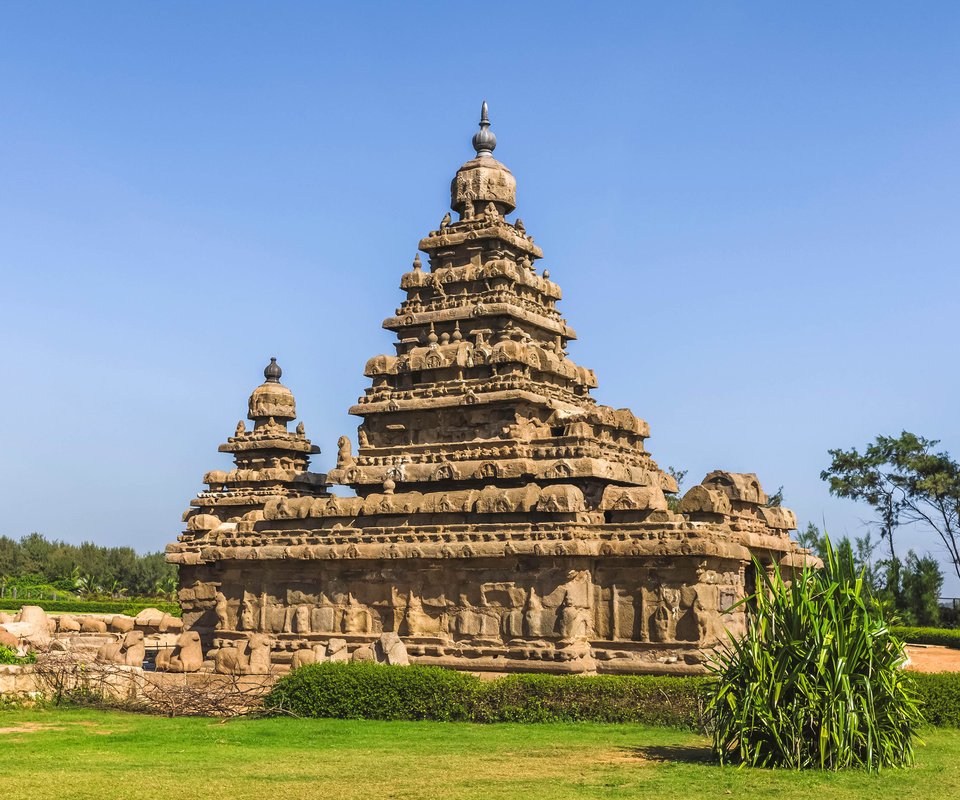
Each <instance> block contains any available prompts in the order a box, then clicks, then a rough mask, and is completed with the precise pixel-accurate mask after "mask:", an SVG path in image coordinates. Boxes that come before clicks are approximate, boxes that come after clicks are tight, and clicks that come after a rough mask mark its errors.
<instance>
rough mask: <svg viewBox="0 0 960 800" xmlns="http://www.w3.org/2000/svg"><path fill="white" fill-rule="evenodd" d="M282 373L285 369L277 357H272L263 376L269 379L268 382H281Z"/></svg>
mask: <svg viewBox="0 0 960 800" xmlns="http://www.w3.org/2000/svg"><path fill="white" fill-rule="evenodd" d="M282 375H283V370H281V369H280V365H279V364H278V363H277V359H275V358H271V359H270V363H269V364H267V367H266V369H265V370H264V371H263V377H264V378H266V379H267V383H280V377H281V376H282Z"/></svg>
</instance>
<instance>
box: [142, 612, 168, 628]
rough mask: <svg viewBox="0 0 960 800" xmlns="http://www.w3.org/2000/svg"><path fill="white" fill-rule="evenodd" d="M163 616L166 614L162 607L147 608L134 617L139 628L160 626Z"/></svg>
mask: <svg viewBox="0 0 960 800" xmlns="http://www.w3.org/2000/svg"><path fill="white" fill-rule="evenodd" d="M168 616H169V615H168ZM163 617H164V614H163V612H162V611H161V610H160V609H158V608H145V609H143V611H141V612H140V613H139V614H137V616H136V617H134V623H135V624H136V626H137V627H138V628H159V627H160V623H161V622H163Z"/></svg>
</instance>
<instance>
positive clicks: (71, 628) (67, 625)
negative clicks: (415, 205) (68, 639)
mask: <svg viewBox="0 0 960 800" xmlns="http://www.w3.org/2000/svg"><path fill="white" fill-rule="evenodd" d="M57 630H58V631H60V633H80V620H78V619H77V618H76V617H72V616H70V615H69V614H63V615H61V617H60V621H59V623H58V624H57Z"/></svg>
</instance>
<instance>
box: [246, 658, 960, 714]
mask: <svg viewBox="0 0 960 800" xmlns="http://www.w3.org/2000/svg"><path fill="white" fill-rule="evenodd" d="M909 675H910V679H911V682H912V683H913V684H914V687H915V688H916V692H917V694H918V695H919V696H920V698H921V700H922V702H923V706H922V710H923V714H924V717H925V719H926V721H927V722H928V723H929V724H931V725H936V726H938V727H946V728H960V672H940V673H922V672H910V673H909ZM710 681H711V679H710V678H697V677H667V676H654V675H622V676H621V675H576V676H574V675H529V674H528V675H509V676H507V677H505V678H497V679H496V680H492V681H483V680H481V679H480V678H478V677H476V676H475V675H471V674H469V673H464V672H456V671H455V670H449V669H442V668H440V667H421V666H410V667H391V666H382V665H379V664H370V663H346V664H330V663H327V664H311V665H309V666H305V667H301V668H300V669H296V670H293V671H292V672H289V673H287V674H286V675H284V676H283V677H281V678H280V679H279V680H278V681H277V682H276V684H274V686H273V689H272V690H271V691H270V694H269V695H267V697H266V699H265V701H264V706H265V708H266V709H267V710H268V711H272V712H274V713H290V714H294V715H296V716H300V717H332V718H336V719H380V720H438V721H442V722H522V723H536V722H620V723H641V724H645V725H661V726H665V727H673V728H684V729H687V730H699V731H702V730H704V729H705V728H706V720H705V717H704V712H703V709H704V706H705V697H706V689H707V687H708V685H709V684H710Z"/></svg>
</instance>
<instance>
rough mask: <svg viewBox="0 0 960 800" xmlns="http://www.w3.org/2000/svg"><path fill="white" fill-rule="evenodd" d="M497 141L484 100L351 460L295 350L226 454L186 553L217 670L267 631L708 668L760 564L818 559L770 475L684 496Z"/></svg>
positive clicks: (610, 663) (180, 552)
mask: <svg viewBox="0 0 960 800" xmlns="http://www.w3.org/2000/svg"><path fill="white" fill-rule="evenodd" d="M495 146H496V138H495V136H494V134H493V132H492V131H491V130H490V123H489V121H488V117H487V108H486V104H484V107H483V110H482V115H481V121H480V130H479V131H478V132H477V133H476V134H475V135H474V137H473V147H474V149H475V150H476V155H475V157H474V158H472V159H470V160H469V161H467V163H465V164H464V165H463V166H462V167H460V169H458V170H457V172H456V175H455V176H454V178H453V182H452V184H451V190H450V194H451V208H452V211H453V212H454V213H455V214H456V215H457V217H458V219H457V220H456V221H454V220H453V219H452V217H451V215H450V214H449V213H448V214H446V216H444V218H443V220H442V221H441V222H440V226H439V229H438V230H434V231H431V232H430V233H429V234H428V235H427V236H426V238H424V239H422V240H421V241H420V244H419V250H420V252H422V253H423V254H424V255H425V256H426V258H425V260H423V261H422V260H421V256H420V255H419V254H418V255H417V257H416V258H415V259H414V261H413V266H412V268H411V269H410V271H409V272H406V273H405V274H403V275H402V276H401V279H400V288H401V289H402V291H403V292H404V294H405V299H404V300H403V302H402V303H401V304H400V307H399V308H398V309H397V310H396V313H395V314H393V315H392V316H390V317H388V318H387V319H386V320H385V321H384V323H383V327H384V328H386V329H387V330H388V331H392V332H393V333H394V334H395V336H396V341H395V342H394V345H393V346H394V349H395V352H394V353H391V354H388V355H378V356H374V357H373V358H371V359H370V360H369V361H368V362H367V365H366V368H365V370H364V374H365V375H366V376H367V378H368V379H369V381H370V385H369V387H368V388H367V389H366V390H365V392H364V394H363V396H362V397H360V399H359V401H358V403H357V404H356V405H355V406H353V407H352V408H351V409H350V413H351V414H354V415H356V416H358V417H359V418H360V419H361V420H362V422H361V424H360V426H359V428H358V430H357V447H356V452H354V448H353V443H352V441H351V439H350V438H348V437H346V436H344V437H341V439H340V441H339V450H338V453H337V463H336V468H335V469H333V470H331V471H330V472H329V474H327V475H323V474H320V473H315V472H310V471H309V460H310V456H311V455H312V454H314V453H317V452H318V448H317V447H316V446H315V445H313V444H311V442H310V440H309V439H307V438H306V436H305V434H304V426H303V423H300V424H299V425H298V426H297V428H296V429H295V430H294V431H290V430H289V429H288V426H289V425H290V424H291V423H292V422H293V421H294V420H295V419H296V416H297V412H296V406H295V403H294V397H293V395H292V393H291V392H290V390H289V389H288V388H287V387H286V386H284V385H283V384H282V383H281V382H280V379H281V370H280V368H279V366H277V364H276V360H275V359H273V360H271V363H270V365H269V366H268V367H267V368H266V370H265V372H264V375H265V377H266V381H265V382H264V383H263V384H262V385H260V386H258V387H257V388H256V389H255V390H254V391H253V394H252V395H251V396H250V400H249V406H248V415H247V416H248V418H249V419H250V420H251V421H252V423H253V428H252V430H251V429H247V427H246V425H245V424H244V422H242V421H241V422H240V423H239V424H238V425H237V429H236V432H235V434H234V435H233V436H231V437H230V438H229V439H228V440H227V442H226V444H223V445H221V446H220V450H221V451H222V452H228V453H232V454H233V457H234V460H235V467H234V468H233V469H231V470H230V471H216V472H209V473H207V475H206V476H205V477H204V483H205V484H206V485H207V487H208V488H207V489H205V490H204V491H202V492H201V493H200V494H199V495H198V496H197V497H196V499H194V500H192V501H191V503H190V509H189V510H188V511H187V512H186V513H185V515H184V520H185V522H186V530H185V531H184V532H183V533H182V534H181V536H180V537H179V539H178V541H177V542H176V543H175V544H172V545H170V546H169V547H168V559H169V560H170V561H171V562H173V563H175V564H178V565H179V568H180V570H179V571H180V592H179V599H180V602H181V604H182V606H183V619H184V623H185V626H186V627H187V629H188V630H191V631H195V632H196V633H197V634H199V636H200V638H201V640H202V643H203V647H204V650H205V653H206V654H207V657H208V658H214V657H215V656H216V655H217V653H219V652H221V651H222V650H223V648H228V647H240V648H244V647H246V644H247V642H248V641H249V640H251V639H252V638H256V640H257V642H258V646H262V644H259V643H262V642H263V640H264V637H267V639H268V641H269V646H270V649H271V657H272V660H273V663H274V664H279V665H283V664H290V663H301V662H302V661H303V660H304V658H303V654H305V653H314V654H315V656H314V657H321V658H322V657H323V656H324V654H325V653H327V654H329V653H331V652H332V651H334V650H335V651H337V653H338V654H339V657H340V658H341V659H342V658H347V657H350V655H351V654H352V655H354V656H356V657H369V653H370V652H371V650H372V645H373V643H374V642H376V641H377V640H378V639H379V638H380V637H381V635H382V634H383V633H388V632H391V633H393V634H395V635H396V636H398V637H399V639H400V640H401V641H402V642H403V644H404V645H405V646H406V650H407V653H408V655H409V658H410V660H412V661H413V662H415V663H421V664H436V665H442V666H449V667H455V668H460V669H468V670H472V671H486V672H511V671H548V672H603V673H636V672H661V673H695V672H701V671H703V669H704V662H705V660H706V659H707V657H708V656H709V653H710V650H711V648H712V647H713V646H715V645H716V643H717V642H718V641H719V639H720V637H721V636H723V635H724V629H725V628H726V629H729V630H730V631H732V632H733V633H737V632H738V631H741V630H743V626H744V613H745V611H744V608H743V607H742V606H741V607H738V608H736V609H734V610H733V611H732V612H729V613H723V612H724V611H725V610H726V609H728V608H729V607H730V606H732V605H734V603H736V601H738V600H739V599H741V598H742V597H744V596H745V594H746V593H749V592H750V591H751V590H752V589H753V587H754V586H755V583H756V578H757V576H756V574H755V566H754V563H753V558H754V557H755V558H756V559H757V560H758V562H759V563H760V564H761V565H763V566H764V567H765V568H772V566H773V565H775V564H780V565H781V566H783V567H786V568H788V569H789V568H793V567H795V566H797V565H798V564H801V563H803V562H804V560H805V559H806V558H807V556H806V551H802V550H799V549H798V548H797V546H796V545H795V544H794V543H793V542H792V541H791V540H790V539H789V537H788V531H789V530H790V529H792V528H794V527H795V526H796V522H795V518H794V515H793V514H792V513H791V512H790V511H787V510H786V509H783V508H779V507H771V506H768V505H767V503H768V499H767V496H766V495H765V494H764V492H763V489H762V488H761V487H760V483H759V481H758V480H757V477H756V476H755V475H753V474H740V473H730V472H723V471H716V472H711V473H710V474H709V475H707V476H706V477H705V478H704V480H703V481H702V483H700V484H699V485H697V486H694V487H693V488H692V489H690V490H689V491H688V492H686V494H685V495H684V496H683V497H682V498H678V497H676V493H677V491H678V488H677V484H676V482H675V480H674V479H673V478H672V477H671V476H670V475H668V474H666V473H665V472H664V471H663V470H661V469H660V468H659V467H658V466H657V464H656V462H655V461H654V460H653V458H652V457H651V455H650V453H648V452H647V450H646V448H645V446H644V441H645V440H646V439H647V437H648V436H649V427H648V425H647V423H646V422H644V421H643V420H642V419H639V418H638V417H636V416H634V414H633V413H632V412H631V411H629V410H627V409H625V408H620V409H614V408H609V407H607V406H603V405H599V404H597V403H596V402H595V401H594V400H593V399H592V398H591V396H590V391H591V389H593V388H594V387H595V386H596V385H597V379H596V377H595V375H594V373H593V371H592V370H590V369H587V368H585V367H582V366H579V365H577V364H576V363H574V362H573V361H572V360H571V359H570V358H569V357H568V354H567V347H568V345H569V343H570V342H571V340H573V339H574V338H575V334H574V331H573V329H572V328H571V327H570V326H569V325H568V324H567V322H566V320H565V319H564V318H563V317H562V316H561V315H560V312H559V311H558V310H557V303H558V301H559V300H560V297H561V292H560V287H559V286H558V285H557V284H556V283H554V282H552V281H551V280H550V273H549V272H548V271H547V270H538V269H537V267H536V262H537V261H538V260H539V259H541V258H542V257H543V252H542V251H541V250H540V248H539V247H538V246H537V245H536V244H534V240H533V237H532V236H530V235H529V234H528V233H527V232H526V230H525V228H524V225H523V222H522V221H521V220H520V219H519V218H515V219H514V220H513V221H512V222H511V221H509V220H508V219H507V218H508V216H509V215H511V214H512V212H513V211H514V210H515V207H516V188H517V183H516V179H515V178H514V176H513V174H512V173H511V172H510V170H509V169H508V168H507V167H506V166H504V165H503V164H502V163H500V162H499V161H497V160H496V159H495V158H494V157H493V150H494V148H495ZM330 484H338V485H341V486H346V487H350V488H351V489H352V490H353V492H354V493H355V496H352V497H340V496H333V495H331V494H330V493H329V492H328V487H329V485H330ZM395 638H396V637H394V640H395ZM331 641H332V642H334V644H333V645H331ZM316 654H319V656H316ZM312 658H313V657H311V659H310V660H312Z"/></svg>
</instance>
